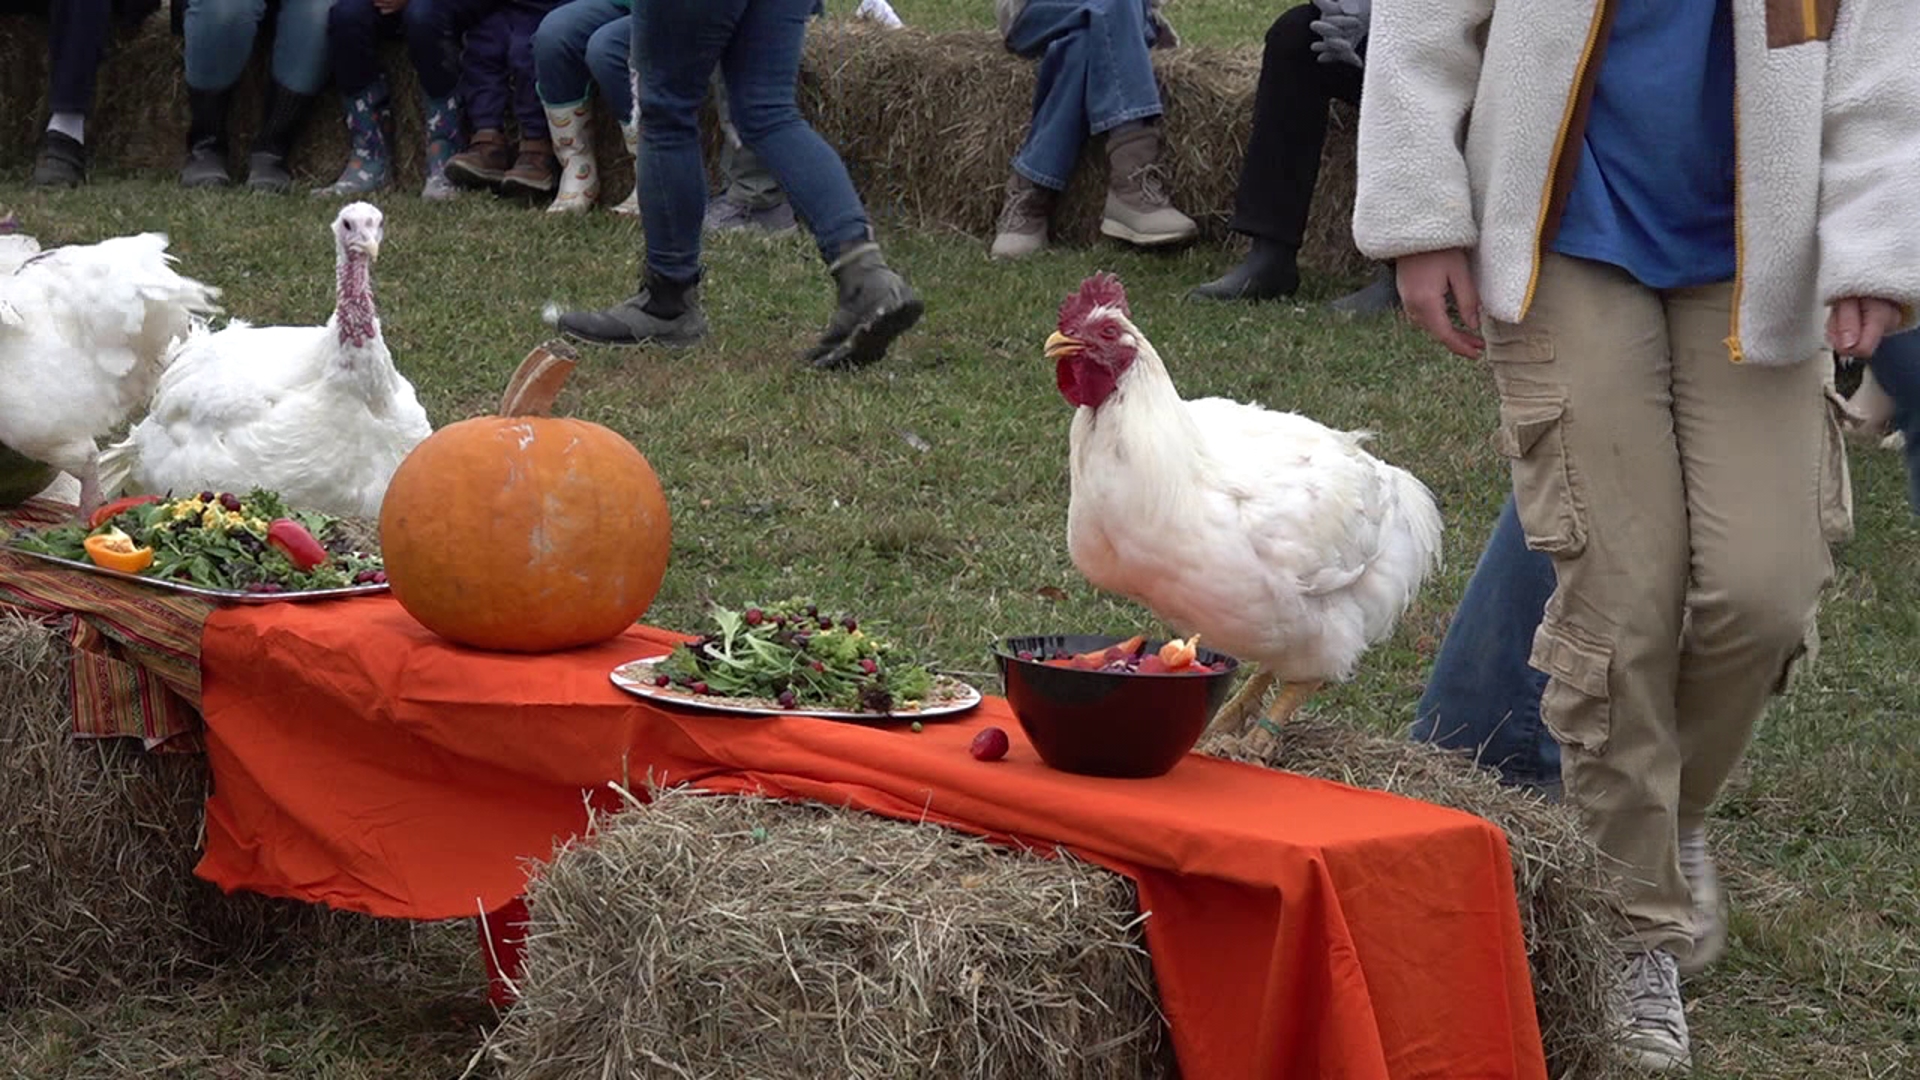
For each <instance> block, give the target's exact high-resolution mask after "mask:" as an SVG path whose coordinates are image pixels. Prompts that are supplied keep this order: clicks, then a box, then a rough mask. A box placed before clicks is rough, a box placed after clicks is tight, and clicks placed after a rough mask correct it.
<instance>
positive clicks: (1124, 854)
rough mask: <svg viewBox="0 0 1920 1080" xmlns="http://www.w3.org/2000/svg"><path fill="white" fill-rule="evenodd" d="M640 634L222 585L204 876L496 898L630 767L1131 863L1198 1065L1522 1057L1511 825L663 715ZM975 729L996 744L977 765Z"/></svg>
mask: <svg viewBox="0 0 1920 1080" xmlns="http://www.w3.org/2000/svg"><path fill="white" fill-rule="evenodd" d="M673 640H676V638H675V637H674V636H673V635H670V634H667V633H664V632H662V631H658V630H648V629H643V628H636V629H635V630H634V631H632V632H630V633H629V634H628V635H626V636H625V637H623V638H621V639H618V640H616V641H614V642H611V643H608V644H606V645H603V646H599V647H595V648H590V649H585V650H581V651H578V652H574V653H569V654H563V655H559V656H547V657H511V656H497V655H487V654H480V653H473V652H468V651H463V650H458V649H454V648H451V647H449V646H447V645H444V644H442V643H441V642H440V641H439V640H437V639H436V638H434V637H433V636H431V635H430V634H428V633H427V632H426V631H425V630H423V629H421V628H420V627H419V626H418V625H417V624H415V623H414V622H413V621H412V620H411V619H410V618H408V617H407V616H406V614H405V613H404V612H402V611H401V610H400V608H399V607H398V605H396V604H394V603H393V602H392V601H390V600H386V599H378V600H352V601H345V602H333V603H326V604H314V605H301V604H285V605H272V606H269V607H264V608H257V609H242V608H228V609H223V610H221V611H219V612H217V613H215V614H214V615H213V617H212V618H210V619H209V620H208V623H207V628H206V633H205V639H204V642H203V661H202V662H203V668H204V670H203V689H202V703H203V711H204V713H205V719H206V726H207V747H208V754H209V756H210V758H211V761H212V765H213V773H214V793H213V796H212V797H211V798H210V799H209V801H208V804H207V847H206V856H205V858H204V860H203V861H202V862H201V864H200V867H199V872H200V874H201V875H202V876H204V877H206V878H208V879H209V880H211V881H213V882H215V883H217V884H219V885H220V886H221V887H223V888H225V889H229V890H232V889H250V890H254V891H257V892H263V893H269V894H273V895H280V896H290V897H295V898H298V899H303V900H308V901H318V902H324V903H328V904H332V905H335V906H338V907H342V908H347V909H351V910H355V911H362V912H369V913H372V914H375V915H388V916H402V917H410V918H448V917H457V916H466V915H475V914H477V913H479V912H480V911H481V910H483V909H484V910H487V911H493V910H496V909H498V908H501V907H502V906H504V905H505V904H507V903H508V902H509V901H510V900H512V899H513V898H514V897H515V896H516V895H517V894H518V893H520V892H521V890H522V888H523V886H524V884H525V871H524V869H523V865H522V862H521V860H522V859H523V858H525V857H529V856H539V857H544V856H545V855H547V854H548V853H549V852H550V851H551V850H552V847H553V844H554V842H555V841H556V840H558V839H561V838H564V837H567V836H571V835H573V834H574V833H575V832H576V831H577V830H579V829H580V828H581V826H582V825H583V824H584V821H585V811H584V807H583V801H582V792H583V790H587V789H595V788H602V789H604V785H605V783H606V782H607V781H608V780H618V779H621V778H622V777H629V778H631V783H632V784H633V785H634V786H640V785H643V784H644V783H645V778H646V777H647V776H648V775H649V774H652V775H653V776H654V777H655V778H656V779H658V780H664V781H667V782H680V781H695V782H699V783H700V784H702V785H703V786H707V787H712V788H717V789H721V790H761V791H765V792H767V793H769V794H774V795H780V796H789V797H798V798H806V799H812V800H818V801H823V802H832V803H846V804H851V805H853V806H855V807H859V808H863V809H867V810H871V811H874V812H878V813H881V814H887V815H891V816H895V817H899V818H908V819H917V818H920V817H922V816H927V817H931V818H932V819H935V820H939V821H944V822H947V823H949V824H953V825H956V826H958V827H961V828H964V829H967V830H970V831H973V832H976V833H979V834H983V835H987V836H991V837H994V838H996V839H1002V840H1007V839H1017V840H1021V841H1024V842H1027V843H1031V844H1035V845H1038V846H1041V847H1051V846H1052V845H1054V844H1056V843H1057V844H1062V845H1065V846H1067V847H1068V848H1070V849H1071V850H1073V851H1074V852H1076V853H1078V854H1080V855H1081V856H1082V857H1085V858H1088V859H1090V860H1092V861H1095V862H1098V863H1101V864H1103V865H1106V866H1109V867H1111V868H1113V869H1114V870H1116V871H1119V872H1121V873H1125V874H1127V875H1129V876H1130V877H1132V878H1133V879H1134V880H1135V881H1136V882H1138V884H1139V892H1140V902H1141V907H1142V909H1143V910H1146V911H1149V912H1151V917H1150V918H1149V919H1148V920H1147V923H1146V932H1147V942H1148V946H1149V948H1150V950H1151V952H1152V955H1153V964H1154V970H1155V974H1156V976H1157V979H1158V981H1159V988H1160V994H1161V999H1162V1003H1163V1005H1164V1007H1165V1009H1166V1011H1167V1014H1168V1018H1169V1020H1170V1022H1171V1024H1172V1029H1173V1035H1174V1040H1175V1046H1176V1049H1177V1051H1178V1054H1179V1058H1180V1064H1181V1067H1182V1069H1183V1072H1184V1074H1185V1075H1186V1076H1188V1077H1190V1078H1192V1080H1227V1078H1233V1080H1238V1078H1255V1077H1258V1078H1263V1080H1264V1078H1271V1077H1302V1078H1304V1077H1343V1078H1353V1080H1387V1078H1396V1080H1400V1078H1415V1077H1418V1078H1431V1080H1443V1078H1444V1080H1469V1078H1492V1077H1525V1078H1529V1080H1534V1078H1538V1080H1544V1078H1545V1076H1546V1067H1545V1063H1544V1061H1543V1060H1542V1055H1541V1049H1540V1037H1539V1030H1538V1028H1537V1026H1536V1022H1535V1018H1534V1011H1533V997H1532V992H1531V989H1530V986H1529V983H1528V972H1527V960H1526V955H1525V951H1524V947H1523V943H1522V940H1521V933H1520V923H1519V914H1518V910H1517V908H1516V905H1515V901H1514V893H1513V882H1512V872H1511V868H1510V865H1509V863H1508V859H1507V850H1506V842H1505V838H1504V837H1503V836H1502V835H1501V833H1500V832H1499V831H1498V830H1497V829H1495V828H1494V827H1493V826H1491V825H1489V824H1488V823H1486V822H1484V821H1481V820H1480V819H1478V818H1474V817H1471V816H1469V815H1466V814H1463V813H1458V812H1456V811H1452V810H1447V809H1443V808H1441V807H1437V806H1431V805H1428V804H1425V803H1420V802H1415V801H1412V800H1408V799H1403V798H1400V797H1397V796H1393V795H1387V794H1384V793H1379V792H1369V791H1361V790H1357V789H1353V788H1348V787H1343V786H1341V785H1338V784H1331V783H1326V782H1323V781H1319V780H1312V779H1307V778H1305V777H1300V776H1295V775H1292V774H1288V773H1280V772H1274V771H1271V770H1264V769H1256V768H1252V767H1249V766H1243V765H1237V764H1233V763H1230V762H1225V761H1219V760H1215V759H1211V758H1204V757H1192V758H1189V759H1188V760H1186V761H1185V762H1183V763H1182V764H1181V765H1180V766H1179V767H1177V768H1176V769H1174V771H1173V772H1172V773H1171V774H1169V775H1167V776H1165V777H1162V778H1159V779H1156V780H1147V781H1120V780H1099V779H1093V778H1088V777H1078V776H1071V775H1068V774H1065V773H1059V772H1054V771H1052V770H1050V769H1047V768H1045V767H1044V766H1042V765H1040V764H1039V762H1038V760H1037V759H1036V757H1035V756H1034V754H1033V751H1032V749H1031V748H1030V747H1029V746H1028V745H1027V743H1026V741H1025V740H1024V739H1023V738H1022V737H1021V735H1020V733H1019V728H1018V725H1017V724H1016V722H1015V721H1014V720H1013V718H1012V716H1011V715H1010V713H1009V712H1008V711H1007V708H1006V704H1005V702H1004V701H1002V700H1000V699H995V698H989V699H988V701H987V702H986V703H985V704H984V705H982V707H981V708H980V709H978V710H976V711H975V712H974V713H972V714H969V715H967V716H964V717H962V718H960V719H958V720H955V721H952V722H940V723H929V724H927V725H926V731H925V733H924V734H920V735H914V734H912V733H910V732H909V731H908V730H907V729H906V728H905V727H904V726H869V725H860V724H848V723H835V722H831V721H821V720H802V719H793V718H779V719H751V718H741V717H730V716H719V715H712V714H701V713H697V712H694V711H691V710H681V709H661V708H656V707H653V706H652V705H649V704H647V703H645V702H642V701H640V700H638V699H635V698H632V697H629V696H627V695H625V694H623V693H621V692H620V691H618V690H616V689H615V688H614V687H613V686H612V685H611V684H610V683H609V682H608V680H607V673H608V671H609V670H610V669H611V668H612V667H613V666H614V665H615V664H616V663H618V662H620V661H624V660H628V659H632V658H634V657H637V656H643V655H651V654H655V653H659V652H662V651H664V650H665V648H666V645H667V643H669V642H671V641H673ZM985 724H999V725H1001V726H1002V727H1005V728H1006V729H1007V731H1008V733H1009V734H1010V735H1012V737H1013V750H1012V753H1011V754H1010V755H1009V757H1008V759H1007V760H1006V761H1004V762H1001V763H998V764H983V763H981V762H978V761H975V760H973V758H971V757H970V756H969V755H968V754H967V752H966V745H967V743H968V741H969V740H971V738H972V737H973V734H974V732H975V731H976V730H978V729H979V728H980V727H981V726H983V725H985Z"/></svg>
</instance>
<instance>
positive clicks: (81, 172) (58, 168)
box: [27, 130, 87, 188]
mask: <svg viewBox="0 0 1920 1080" xmlns="http://www.w3.org/2000/svg"><path fill="white" fill-rule="evenodd" d="M86 182H87V147H86V144H85V143H83V142H81V141H80V140H78V139H76V138H74V137H73V136H71V135H68V134H67V133H65V132H63V131H53V130H47V131H43V132H41V133H40V148H39V149H38V150H36V151H35V152H34V156H33V176H32V177H30V178H29V179H28V180H27V183H28V184H29V185H30V186H32V187H50V188H75V187H79V186H80V185H81V184H84V183H86Z"/></svg>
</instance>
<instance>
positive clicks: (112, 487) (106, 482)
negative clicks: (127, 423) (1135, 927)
mask: <svg viewBox="0 0 1920 1080" xmlns="http://www.w3.org/2000/svg"><path fill="white" fill-rule="evenodd" d="M139 463H140V449H139V447H137V446H135V445H134V442H133V436H131V435H129V436H127V437H126V438H124V439H121V440H120V441H119V442H117V443H114V444H113V445H112V446H109V447H107V448H106V449H105V450H102V451H100V494H101V495H102V496H103V497H105V498H113V497H114V496H117V495H122V494H125V490H124V489H125V488H126V486H127V485H128V484H130V483H132V482H133V470H134V467H135V466H137V465H138V464H139Z"/></svg>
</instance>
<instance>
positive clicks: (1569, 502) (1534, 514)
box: [1494, 398, 1587, 557]
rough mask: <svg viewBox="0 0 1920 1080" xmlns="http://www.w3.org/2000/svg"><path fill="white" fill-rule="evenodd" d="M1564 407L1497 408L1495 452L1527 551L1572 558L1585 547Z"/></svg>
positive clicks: (1524, 403)
mask: <svg viewBox="0 0 1920 1080" xmlns="http://www.w3.org/2000/svg"><path fill="white" fill-rule="evenodd" d="M1565 419H1566V405H1565V404H1564V403H1562V402H1560V401H1558V400H1554V399H1547V398H1539V399H1535V398H1509V399H1507V400H1504V401H1502V402H1501V403H1500V430H1499V431H1497V432H1495V434H1494V450H1495V452H1497V453H1498V454H1499V455H1500V456H1501V457H1503V458H1506V459H1507V462H1508V465H1509V466H1510V467H1511V468H1512V470H1513V499H1514V509H1515V512H1516V513H1517V514H1518V516H1519V518H1520V528H1521V530H1522V531H1523V532H1525V533H1526V534H1527V546H1528V547H1529V548H1532V549H1533V550H1535V551H1540V552H1545V553H1546V554H1548V555H1560V556H1568V557H1571V556H1574V555H1578V554H1580V552H1582V551H1584V550H1585V549H1586V546H1587V528H1586V521H1585V518H1584V515H1583V514H1582V513H1581V508H1580V500H1579V497H1578V495H1577V494H1576V492H1575V490H1574V484H1573V470H1572V469H1571V468H1570V467H1569V466H1568V463H1567V447H1566V432H1565V430H1564V421H1565Z"/></svg>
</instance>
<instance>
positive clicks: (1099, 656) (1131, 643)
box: [1080, 634, 1147, 664]
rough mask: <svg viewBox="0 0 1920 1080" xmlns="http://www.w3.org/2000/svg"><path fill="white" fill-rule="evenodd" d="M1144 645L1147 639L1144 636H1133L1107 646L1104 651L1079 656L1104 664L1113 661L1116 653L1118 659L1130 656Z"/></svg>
mask: <svg viewBox="0 0 1920 1080" xmlns="http://www.w3.org/2000/svg"><path fill="white" fill-rule="evenodd" d="M1146 643H1147V637H1146V635H1145V634H1135V635H1134V636H1132V637H1130V638H1128V639H1127V640H1125V641H1122V642H1120V643H1119V644H1118V645H1109V646H1107V647H1106V648H1104V649H1095V650H1093V651H1092V652H1083V653H1081V654H1080V656H1081V657H1082V658H1084V659H1087V660H1098V661H1100V662H1101V663H1103V664H1104V663H1106V662H1107V661H1108V660H1110V659H1114V658H1115V654H1116V653H1117V654H1118V656H1119V657H1128V656H1132V655H1133V654H1134V653H1137V652H1139V651H1140V646H1142V645H1145V644H1146Z"/></svg>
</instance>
